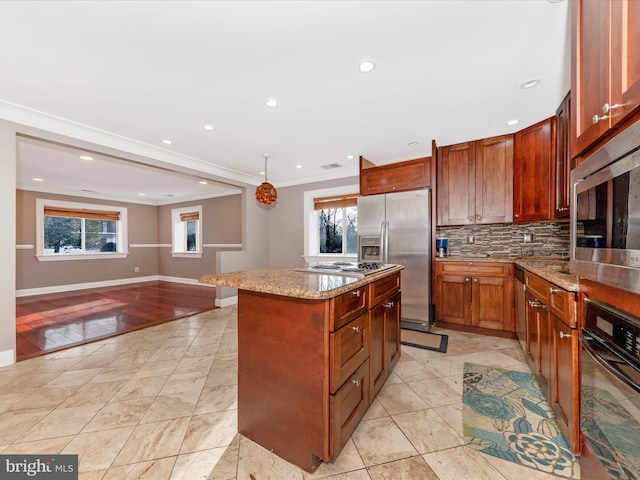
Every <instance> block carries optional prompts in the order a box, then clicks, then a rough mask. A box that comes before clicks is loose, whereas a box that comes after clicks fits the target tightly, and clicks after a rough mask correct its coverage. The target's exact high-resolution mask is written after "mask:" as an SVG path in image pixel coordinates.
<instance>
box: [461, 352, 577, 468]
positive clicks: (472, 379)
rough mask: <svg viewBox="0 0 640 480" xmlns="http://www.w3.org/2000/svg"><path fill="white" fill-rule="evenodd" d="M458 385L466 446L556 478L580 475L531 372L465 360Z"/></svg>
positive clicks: (575, 461) (574, 459)
mask: <svg viewBox="0 0 640 480" xmlns="http://www.w3.org/2000/svg"><path fill="white" fill-rule="evenodd" d="M463 388H464V390H463V397H462V398H463V403H464V408H463V416H462V418H463V426H464V436H465V442H466V445H467V446H468V447H470V448H473V449H475V450H478V451H479V452H482V453H484V454H487V455H492V456H494V457H498V458H501V459H503V460H508V461H510V462H513V463H517V464H519V465H523V466H527V467H530V468H534V469H536V470H540V471H543V472H546V473H551V474H554V475H557V476H560V477H565V478H572V477H573V478H577V477H579V473H578V472H579V466H578V460H577V459H576V458H575V457H574V455H573V454H572V453H571V450H570V449H569V445H568V444H567V441H566V440H565V438H564V437H563V435H562V433H561V430H560V427H559V425H558V423H557V422H556V420H555V418H554V416H553V413H552V411H551V408H550V407H549V405H548V404H547V403H546V400H545V399H544V396H543V394H542V390H541V389H540V387H539V386H538V382H537V381H536V379H535V377H534V376H533V375H532V374H530V373H523V372H516V371H510V370H502V369H499V368H494V367H486V366H483V365H477V364H474V363H465V365H464V379H463Z"/></svg>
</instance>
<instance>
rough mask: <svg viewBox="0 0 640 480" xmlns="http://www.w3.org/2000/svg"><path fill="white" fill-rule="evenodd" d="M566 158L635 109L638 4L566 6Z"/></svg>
mask: <svg viewBox="0 0 640 480" xmlns="http://www.w3.org/2000/svg"><path fill="white" fill-rule="evenodd" d="M571 8H572V40H571V44H572V59H573V61H572V72H571V79H572V80H571V82H572V83H571V91H572V97H573V99H572V101H571V108H572V112H571V118H572V122H571V123H572V124H571V131H572V134H571V136H572V142H571V156H572V157H576V156H578V155H579V154H580V153H582V152H584V151H585V150H586V149H587V148H588V147H590V146H591V145H593V144H594V143H595V142H596V141H597V140H599V139H600V138H602V137H603V136H604V135H606V134H608V133H610V132H611V131H612V129H613V127H616V126H618V125H619V124H620V122H621V121H622V120H624V119H625V118H627V117H629V115H630V114H631V113H632V112H634V111H635V110H637V109H638V107H639V106H640V2H638V1H637V0H608V1H607V0H601V1H585V0H576V1H574V2H571Z"/></svg>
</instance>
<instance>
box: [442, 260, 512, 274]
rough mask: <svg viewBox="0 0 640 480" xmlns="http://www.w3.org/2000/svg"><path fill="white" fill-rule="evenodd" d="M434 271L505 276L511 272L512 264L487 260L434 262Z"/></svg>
mask: <svg viewBox="0 0 640 480" xmlns="http://www.w3.org/2000/svg"><path fill="white" fill-rule="evenodd" d="M436 273H445V274H453V275H456V274H457V275H467V276H475V275H483V276H487V275H494V276H500V277H507V276H509V275H512V274H513V264H511V263H489V262H473V261H472V262H436Z"/></svg>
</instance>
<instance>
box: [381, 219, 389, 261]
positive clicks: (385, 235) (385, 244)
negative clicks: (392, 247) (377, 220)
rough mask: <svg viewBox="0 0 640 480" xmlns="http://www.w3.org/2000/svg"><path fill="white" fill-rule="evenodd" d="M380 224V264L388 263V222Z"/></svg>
mask: <svg viewBox="0 0 640 480" xmlns="http://www.w3.org/2000/svg"><path fill="white" fill-rule="evenodd" d="M382 224H383V232H382V242H381V243H382V263H389V222H388V221H383V222H382Z"/></svg>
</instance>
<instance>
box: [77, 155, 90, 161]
mask: <svg viewBox="0 0 640 480" xmlns="http://www.w3.org/2000/svg"><path fill="white" fill-rule="evenodd" d="M80 160H87V161H89V160H93V157H90V156H89V155H80Z"/></svg>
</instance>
